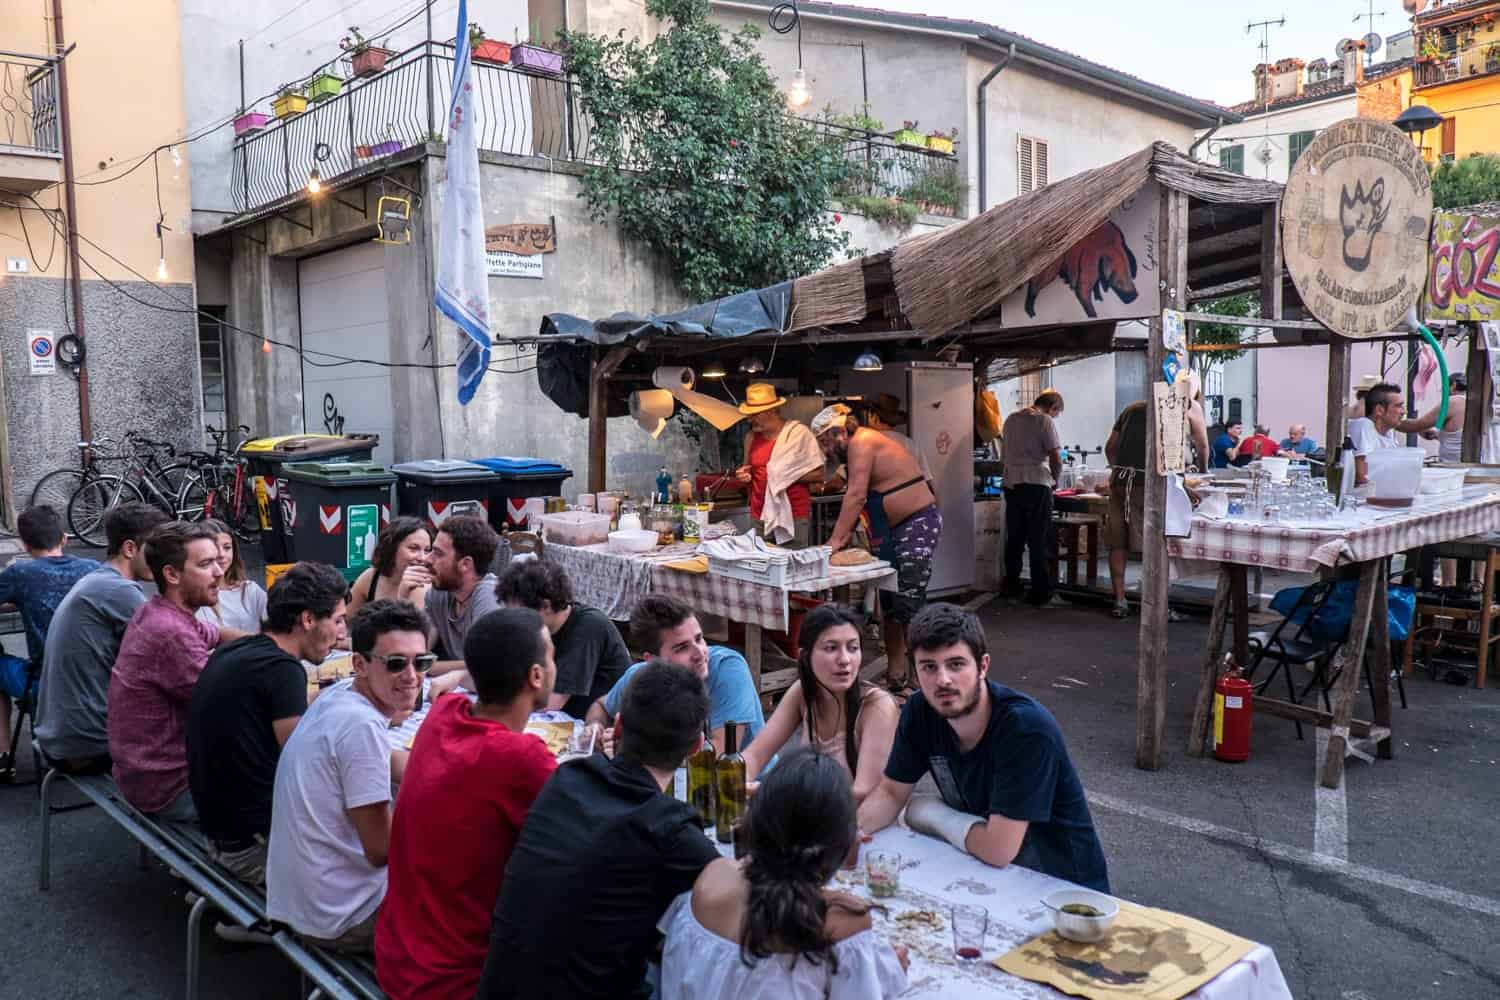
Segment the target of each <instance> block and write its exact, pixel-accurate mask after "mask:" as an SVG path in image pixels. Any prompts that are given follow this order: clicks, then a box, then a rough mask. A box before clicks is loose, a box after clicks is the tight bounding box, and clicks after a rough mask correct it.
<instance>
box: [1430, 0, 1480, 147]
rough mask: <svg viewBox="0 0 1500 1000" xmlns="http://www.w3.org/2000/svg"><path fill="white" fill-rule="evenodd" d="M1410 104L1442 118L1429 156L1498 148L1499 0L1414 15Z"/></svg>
mask: <svg viewBox="0 0 1500 1000" xmlns="http://www.w3.org/2000/svg"><path fill="white" fill-rule="evenodd" d="M1412 30H1413V32H1414V33H1415V35H1416V49H1417V56H1416V63H1415V65H1414V66H1413V70H1412V93H1411V103H1412V104H1414V105H1426V106H1428V107H1430V108H1432V110H1433V111H1435V112H1437V113H1438V114H1439V115H1441V116H1442V117H1443V127H1442V128H1441V129H1439V130H1436V131H1435V132H1429V133H1428V134H1427V136H1426V137H1425V139H1424V141H1423V153H1424V154H1425V155H1426V156H1427V158H1428V159H1429V160H1438V159H1462V158H1464V157H1466V156H1471V155H1473V154H1475V153H1500V0H1478V2H1474V0H1471V2H1468V3H1456V4H1445V5H1443V6H1441V7H1437V8H1433V9H1431V10H1428V11H1426V12H1425V13H1422V14H1419V15H1417V17H1416V18H1414V19H1413V22H1412Z"/></svg>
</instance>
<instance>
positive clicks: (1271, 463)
mask: <svg viewBox="0 0 1500 1000" xmlns="http://www.w3.org/2000/svg"><path fill="white" fill-rule="evenodd" d="M1291 464H1292V460H1291V459H1290V458H1278V457H1276V456H1275V455H1267V456H1266V457H1265V458H1262V459H1261V460H1260V467H1261V468H1262V469H1265V470H1266V473H1267V474H1268V475H1269V476H1270V477H1271V482H1273V483H1284V482H1286V471H1287V469H1288V468H1290V467H1291Z"/></svg>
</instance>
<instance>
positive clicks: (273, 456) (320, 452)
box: [240, 434, 380, 566]
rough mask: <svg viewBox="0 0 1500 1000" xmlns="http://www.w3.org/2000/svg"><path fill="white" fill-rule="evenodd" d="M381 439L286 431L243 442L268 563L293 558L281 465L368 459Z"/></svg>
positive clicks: (373, 436)
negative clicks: (290, 432)
mask: <svg viewBox="0 0 1500 1000" xmlns="http://www.w3.org/2000/svg"><path fill="white" fill-rule="evenodd" d="M379 443H380V435H378V434H286V435H282V436H281V437H266V438H256V439H255V440H254V441H246V442H245V443H244V445H242V446H241V448H240V452H241V454H243V455H244V456H245V459H246V461H247V462H248V463H249V469H248V470H247V471H248V472H249V474H250V477H251V482H250V486H251V489H252V490H253V491H254V494H255V505H256V507H257V509H259V511H260V545H261V551H262V552H263V553H264V555H265V559H266V565H267V566H274V565H277V564H280V563H289V562H292V561H293V559H292V557H291V546H290V541H289V539H290V535H291V532H290V530H289V529H288V528H287V525H286V518H285V516H284V515H285V514H286V507H285V501H284V500H283V495H284V494H285V492H286V479H285V478H284V477H283V476H282V474H281V470H282V467H283V466H284V465H286V464H287V463H288V462H368V461H369V460H370V455H371V454H372V453H373V452H374V451H375V446H376V445H378V444H379Z"/></svg>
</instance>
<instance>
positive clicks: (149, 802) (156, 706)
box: [109, 521, 245, 823]
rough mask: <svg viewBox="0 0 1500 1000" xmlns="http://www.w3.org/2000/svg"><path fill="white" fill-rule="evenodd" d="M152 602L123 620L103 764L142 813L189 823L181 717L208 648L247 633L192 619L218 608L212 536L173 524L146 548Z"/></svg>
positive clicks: (194, 815) (191, 811)
mask: <svg viewBox="0 0 1500 1000" xmlns="http://www.w3.org/2000/svg"><path fill="white" fill-rule="evenodd" d="M146 565H148V566H149V567H151V576H152V578H153V579H155V581H156V590H157V594H156V596H155V597H153V598H151V599H150V600H149V601H147V602H146V603H145V604H142V605H141V606H140V608H139V609H137V611H136V613H135V617H133V618H131V619H130V625H129V626H128V627H127V628H126V629H125V637H124V638H123V639H121V640H120V653H119V656H117V657H116V658H115V666H114V670H113V672H112V673H111V674H110V680H109V755H110V757H111V758H113V760H114V776H115V782H116V783H117V784H118V785H119V786H120V791H121V792H123V793H124V795H125V798H126V800H127V801H128V802H129V803H130V804H131V805H133V806H135V807H136V808H137V809H139V810H140V811H141V812H143V813H148V814H155V815H156V816H159V817H161V818H162V819H166V820H172V821H175V822H182V823H196V822H197V821H198V810H197V807H196V806H195V805H194V804H193V795H192V792H191V791H189V789H188V759H187V736H186V731H187V716H188V703H189V701H190V699H191V698H192V695H193V686H194V685H195V684H197V683H198V676H199V675H200V674H202V673H203V667H204V664H206V663H207V662H208V657H209V654H210V653H212V652H213V650H214V647H216V646H221V645H223V644H225V643H228V642H233V641H234V640H235V639H240V638H243V637H244V635H245V633H243V632H240V631H238V630H237V629H232V628H221V627H219V626H217V625H213V624H210V623H209V622H205V621H200V620H199V619H198V618H196V617H195V615H196V613H197V611H198V609H199V608H203V607H209V606H211V605H213V604H216V603H217V602H218V600H219V579H220V578H221V577H222V576H223V575H224V571H223V570H221V569H220V568H219V542H218V535H217V533H216V532H215V531H214V529H213V528H211V527H209V526H208V525H206V524H201V523H200V524H189V523H188V522H186V521H170V522H168V523H166V524H163V525H162V526H161V527H159V528H157V529H156V530H155V531H153V532H152V533H151V534H150V536H149V537H147V539H146Z"/></svg>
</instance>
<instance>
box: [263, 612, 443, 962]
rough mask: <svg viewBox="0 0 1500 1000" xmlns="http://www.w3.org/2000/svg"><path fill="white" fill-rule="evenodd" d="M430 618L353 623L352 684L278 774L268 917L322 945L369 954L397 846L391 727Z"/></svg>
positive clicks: (423, 649) (332, 697) (404, 707)
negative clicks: (393, 843)
mask: <svg viewBox="0 0 1500 1000" xmlns="http://www.w3.org/2000/svg"><path fill="white" fill-rule="evenodd" d="M427 629H428V623H427V616H426V615H424V614H423V613H422V612H421V611H419V610H418V609H417V608H416V607H414V606H413V605H411V604H408V603H407V602H405V601H389V600H379V601H371V602H369V603H368V604H366V605H365V606H364V607H362V608H360V609H359V613H358V614H356V615H355V616H354V619H353V621H351V622H350V623H349V639H350V644H351V645H352V646H353V648H354V677H353V679H352V680H350V681H345V682H342V683H339V684H336V685H334V686H333V687H331V688H329V689H327V690H326V691H324V692H323V693H322V694H321V695H320V696H319V697H318V699H317V700H316V701H314V702H313V703H312V705H311V706H309V707H308V709H307V714H306V715H304V716H303V717H302V720H301V721H300V722H298V723H297V727H296V728H295V729H294V730H292V735H291V738H290V739H288V740H287V743H286V746H285V747H284V748H283V749H282V751H281V761H280V763H279V764H278V765H277V768H276V785H275V792H274V794H273V799H272V808H271V843H270V850H269V852H268V858H267V864H266V901H267V907H266V909H267V912H268V914H269V915H270V917H271V919H272V920H275V921H278V922H280V923H284V924H287V925H289V926H290V927H291V928H292V930H294V931H296V932H297V933H298V934H300V935H302V936H303V937H305V938H308V939H309V940H311V941H312V942H313V943H314V944H318V945H321V946H323V947H326V948H331V949H334V950H336V951H346V952H368V951H369V950H370V948H371V945H372V943H373V941H374V936H375V916H376V913H377V912H378V911H379V909H380V904H381V901H382V900H383V899H384V898H385V887H386V856H387V854H388V852H389V849H390V839H391V778H392V774H393V772H394V773H395V774H396V776H397V778H398V779H399V776H400V770H401V765H402V764H403V763H404V761H405V758H406V753H405V752H404V751H399V752H396V753H393V752H392V751H391V749H390V743H389V740H388V737H387V731H388V730H389V728H390V727H391V725H392V724H394V723H396V722H398V721H399V720H400V719H401V718H404V717H405V716H406V715H408V714H410V712H411V710H412V707H413V706H414V705H415V704H416V700H417V693H418V692H419V691H420V690H421V687H422V674H424V673H425V672H427V671H428V670H430V669H431V667H432V664H433V662H434V661H435V660H436V657H435V656H433V655H432V654H431V653H429V652H428V651H427ZM393 758H394V759H393Z"/></svg>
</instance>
